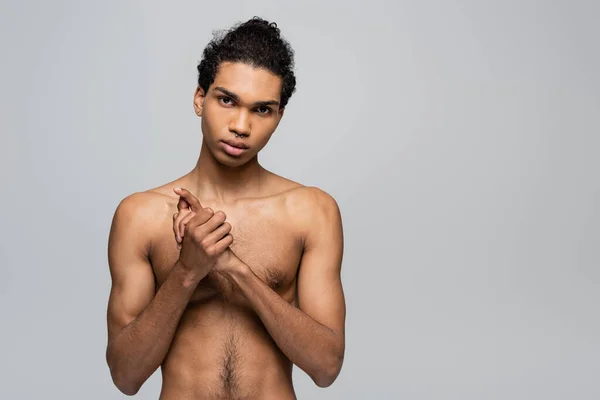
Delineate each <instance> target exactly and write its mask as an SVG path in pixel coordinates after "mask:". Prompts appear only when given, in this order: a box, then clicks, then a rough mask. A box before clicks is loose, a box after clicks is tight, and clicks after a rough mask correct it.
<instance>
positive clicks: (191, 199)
mask: <svg viewBox="0 0 600 400" xmlns="http://www.w3.org/2000/svg"><path fill="white" fill-rule="evenodd" d="M173 191H174V192H175V193H176V194H178V195H179V196H181V197H183V199H184V200H185V201H186V202H187V204H189V205H190V208H191V209H192V211H194V212H198V211H200V210H201V209H202V204H200V201H199V200H198V199H197V198H196V196H194V195H193V194H191V193H190V192H189V191H188V190H187V189H183V188H174V189H173ZM177 205H178V206H179V203H177Z"/></svg>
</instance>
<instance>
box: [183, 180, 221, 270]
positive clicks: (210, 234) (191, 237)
mask: <svg viewBox="0 0 600 400" xmlns="http://www.w3.org/2000/svg"><path fill="white" fill-rule="evenodd" d="M174 191H175V193H177V194H178V195H179V196H181V197H180V199H179V202H178V203H177V210H178V212H177V213H176V214H174V215H173V217H174V221H173V231H174V233H175V239H176V241H177V243H178V244H179V246H178V247H180V249H181V252H180V255H179V262H180V263H181V264H182V265H183V266H184V267H185V268H186V269H188V270H189V271H190V272H193V273H197V274H198V275H199V276H200V277H201V278H204V277H205V276H206V275H207V274H208V273H209V272H210V271H211V270H212V269H213V267H215V264H216V263H217V261H218V260H219V259H220V257H221V256H223V254H224V253H225V252H226V251H227V250H228V247H229V245H231V243H233V237H232V236H231V233H230V232H231V225H230V224H229V223H228V222H225V219H226V215H225V213H224V212H222V211H217V212H216V213H213V212H212V210H210V209H205V208H203V207H202V205H201V204H200V202H199V201H198V199H197V198H196V197H195V196H194V195H192V194H191V193H190V192H189V191H187V190H186V189H179V188H176V189H174ZM226 258H227V259H228V258H229V255H227V256H226ZM219 264H222V263H219Z"/></svg>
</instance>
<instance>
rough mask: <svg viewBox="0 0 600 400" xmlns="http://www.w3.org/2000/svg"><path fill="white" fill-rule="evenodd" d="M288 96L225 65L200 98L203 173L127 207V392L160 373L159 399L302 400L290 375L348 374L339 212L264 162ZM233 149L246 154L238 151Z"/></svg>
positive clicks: (112, 241)
mask: <svg viewBox="0 0 600 400" xmlns="http://www.w3.org/2000/svg"><path fill="white" fill-rule="evenodd" d="M221 89H225V91H226V92H224V91H223V90H221ZM280 92H281V78H279V77H278V76H275V75H273V74H271V73H270V72H268V71H265V70H262V69H256V68H253V67H250V66H247V65H245V64H239V63H227V64H223V65H221V67H220V69H219V72H218V73H217V76H216V77H215V82H214V83H213V84H212V85H211V87H210V88H209V90H208V91H207V92H206V93H204V91H203V90H202V89H200V88H199V89H198V90H197V91H196V94H195V96H194V108H195V110H196V113H197V114H198V115H199V116H202V129H203V134H204V140H203V144H202V150H201V153H200V157H199V159H198V163H197V165H196V167H195V168H194V169H193V170H192V171H191V172H190V173H188V174H186V175H185V176H183V177H181V178H179V179H177V180H175V181H173V182H170V183H168V184H166V185H163V186H161V187H158V188H155V189H152V190H149V191H147V192H143V193H136V194H134V195H131V196H129V197H127V198H126V199H124V200H123V201H122V202H121V204H120V205H119V207H118V208H117V211H116V213H115V217H114V219H113V224H112V227H111V235H110V238H109V265H110V268H111V277H112V289H111V295H110V299H109V305H108V330H109V337H108V346H107V361H108V364H109V366H110V369H111V374H112V376H113V380H114V381H115V384H116V385H117V387H118V388H119V389H120V390H122V391H123V392H124V393H127V394H134V393H136V392H137V391H138V390H139V388H140V387H141V385H142V384H143V383H144V382H145V381H146V379H147V378H148V377H149V376H150V375H151V374H152V373H153V372H154V371H155V370H156V369H157V368H158V367H159V366H160V367H161V369H162V373H163V387H162V390H161V396H160V397H161V399H184V398H261V399H269V398H273V399H287V398H289V399H293V398H295V393H294V389H293V385H292V380H291V367H292V364H295V365H297V366H298V367H299V368H301V369H303V370H304V371H305V372H306V373H308V374H309V376H311V377H312V379H313V380H314V381H315V383H316V384H317V385H319V386H323V387H325V386H328V385H330V384H331V383H332V382H333V381H334V380H335V378H336V377H337V375H338V373H339V371H340V369H341V365H342V360H343V354H344V343H345V341H344V321H345V302H344V295H343V290H342V286H341V280H340V268H341V261H342V249H343V236H342V225H341V217H340V213H339V209H338V207H337V204H336V202H335V200H334V199H333V198H332V197H331V196H329V195H328V194H327V193H325V192H323V191H321V190H320V189H317V188H311V187H304V186H302V185H300V184H298V183H295V182H292V181H290V180H287V179H285V178H282V177H280V176H277V175H275V174H273V173H271V172H269V171H267V170H265V169H264V168H262V167H261V166H260V164H258V159H257V154H258V152H259V151H260V150H261V149H262V148H263V147H264V145H266V143H267V142H268V140H269V138H270V136H271V134H272V133H273V131H274V130H275V128H276V127H277V125H278V123H279V121H280V119H281V117H282V116H283V110H281V109H279V107H278V105H277V104H274V103H273V102H278V100H279V95H280ZM232 94H233V95H235V96H232ZM267 108H269V111H268V110H266V109H267ZM222 140H243V141H244V144H245V145H246V146H247V147H248V148H247V149H245V150H244V151H243V152H241V153H240V154H238V153H237V152H234V153H231V151H230V150H231V149H228V147H227V146H225V145H224V144H223V142H222ZM176 188H186V189H176ZM213 210H214V211H213Z"/></svg>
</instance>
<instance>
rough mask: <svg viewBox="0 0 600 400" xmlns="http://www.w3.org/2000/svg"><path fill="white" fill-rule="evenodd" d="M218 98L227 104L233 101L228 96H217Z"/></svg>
mask: <svg viewBox="0 0 600 400" xmlns="http://www.w3.org/2000/svg"><path fill="white" fill-rule="evenodd" d="M219 100H220V101H221V103H223V104H225V105H227V106H228V105H230V104H232V103H233V101H232V100H231V98H230V97H221V98H219Z"/></svg>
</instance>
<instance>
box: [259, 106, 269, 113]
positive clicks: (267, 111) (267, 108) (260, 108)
mask: <svg viewBox="0 0 600 400" xmlns="http://www.w3.org/2000/svg"><path fill="white" fill-rule="evenodd" d="M256 111H257V112H258V113H259V114H268V113H270V112H271V109H270V108H269V107H258V108H257V109H256Z"/></svg>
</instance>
